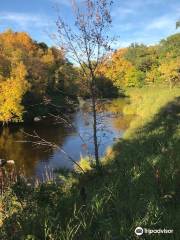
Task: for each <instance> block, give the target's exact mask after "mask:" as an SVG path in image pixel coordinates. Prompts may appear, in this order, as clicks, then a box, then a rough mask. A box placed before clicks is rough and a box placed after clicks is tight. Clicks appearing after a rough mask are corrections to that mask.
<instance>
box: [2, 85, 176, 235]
mask: <svg viewBox="0 0 180 240" xmlns="http://www.w3.org/2000/svg"><path fill="white" fill-rule="evenodd" d="M133 91H134V92H133ZM129 95H130V96H131V99H133V101H132V104H130V105H129V106H128V107H127V108H126V109H125V112H126V113H128V114H130V113H131V114H132V113H133V114H136V115H139V117H137V118H136V119H135V120H134V121H133V122H131V125H130V128H129V130H128V131H127V132H126V135H125V138H124V139H122V140H119V141H118V142H117V143H116V144H115V145H114V147H113V149H112V153H111V154H109V155H108V156H107V158H106V159H104V160H106V161H104V162H105V163H104V164H103V172H102V173H101V174H100V175H99V174H98V173H97V172H96V171H94V170H90V171H87V172H86V174H81V173H73V172H71V173H70V172H63V173H60V174H59V176H58V180H57V181H53V182H51V181H50V182H48V183H46V184H40V185H37V186H36V187H35V188H34V187H33V186H31V185H29V184H26V181H23V180H22V179H21V180H19V181H18V182H17V183H16V184H15V185H14V186H12V187H11V188H9V189H8V191H7V192H6V193H5V194H4V196H3V197H1V216H0V219H1V225H2V226H1V231H0V238H1V239H3V240H6V239H8V240H11V239H13V240H14V239H15V240H16V239H17V240H19V239H26V240H27V239H50V240H51V239H52V240H69V239H73V240H75V239H78V240H81V239H82V240H84V239H86V240H92V239H93V240H99V239H102V240H105V239H109V240H112V239H117V240H118V239H132V240H134V239H136V236H135V234H134V229H135V228H136V227H137V226H141V227H146V228H149V229H159V228H161V229H164V228H166V229H173V230H174V234H173V235H171V234H170V235H169V234H162V235H152V236H146V237H144V238H143V237H142V239H153V240H156V239H158V240H159V239H163V240H164V239H168V240H170V239H178V237H179V236H180V232H179V228H178V226H179V221H180V206H179V204H178V199H179V197H180V194H179V190H178V187H179V186H178V184H179V180H180V172H179V169H180V162H179V159H180V149H179V146H180V120H179V118H180V99H179V96H180V90H179V89H178V88H177V89H174V90H172V91H170V90H169V89H158V90H155V89H154V90H153V89H149V88H148V89H141V90H140V89H139V90H131V91H130V92H129ZM135 99H136V100H135ZM133 105H134V106H133ZM140 119H141V120H140ZM59 183H61V184H59Z"/></svg>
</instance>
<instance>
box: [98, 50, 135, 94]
mask: <svg viewBox="0 0 180 240" xmlns="http://www.w3.org/2000/svg"><path fill="white" fill-rule="evenodd" d="M126 51H127V49H120V50H118V51H116V52H115V53H114V54H113V55H112V56H111V58H110V59H108V60H107V61H106V62H105V63H104V65H103V66H101V69H100V71H99V72H100V73H101V74H103V75H104V76H105V77H107V78H109V79H111V80H112V82H113V85H114V86H116V87H117V88H119V89H121V88H122V87H123V86H125V75H126V73H127V71H128V69H130V68H132V64H131V63H130V62H129V61H127V60H126V59H124V54H125V53H126Z"/></svg>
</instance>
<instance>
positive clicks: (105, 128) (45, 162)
mask: <svg viewBox="0 0 180 240" xmlns="http://www.w3.org/2000/svg"><path fill="white" fill-rule="evenodd" d="M126 104H127V100H113V101H108V102H104V103H103V104H102V103H101V104H100V107H99V113H98V122H99V125H98V139H99V142H100V147H99V151H100V155H101V156H103V154H105V152H106V149H107V147H108V146H111V145H112V144H113V143H114V142H115V141H116V139H117V138H121V137H122V136H123V133H124V131H125V130H126V129H127V128H128V125H129V123H130V120H131V117H127V116H126V117H125V116H123V114H122V109H123V107H124V106H125V105H126ZM70 119H71V120H70V121H71V123H72V124H73V125H74V127H75V129H72V128H70V127H68V126H67V125H66V124H63V123H55V122H52V121H50V120H46V121H44V122H39V123H34V124H33V125H23V126H22V125H21V126H13V127H5V128H2V129H0V158H5V159H13V160H14V161H15V162H16V166H17V168H18V169H21V168H23V169H24V171H25V174H26V175H27V176H30V177H32V176H39V177H40V176H42V175H43V174H44V172H45V170H46V169H47V168H48V169H56V168H68V169H72V168H73V165H74V164H73V163H72V162H71V161H70V160H69V159H68V158H67V157H66V156H65V155H64V154H63V153H62V152H61V150H60V149H59V150H52V149H51V150H49V149H48V148H46V147H42V146H39V147H37V146H33V145H32V144H31V143H27V142H22V141H29V140H30V139H29V137H28V136H27V135H26V134H25V133H29V134H32V133H33V131H36V132H37V133H38V135H39V136H41V137H42V138H44V139H46V140H48V141H51V142H54V143H56V144H57V145H58V146H60V147H61V148H63V149H64V150H65V151H66V152H67V153H68V154H69V155H70V156H71V157H72V158H73V159H75V160H76V161H78V160H79V159H80V157H81V156H84V155H87V154H88V152H89V153H90V154H93V143H92V115H91V113H90V112H89V106H88V103H86V104H84V105H83V107H81V108H80V109H78V110H77V111H76V112H75V113H74V114H72V116H71V118H70ZM24 132H25V133H24ZM79 134H80V135H81V136H82V137H83V139H84V141H85V142H86V143H87V145H86V144H84V142H82V140H81V138H80V137H79ZM87 146H88V147H87Z"/></svg>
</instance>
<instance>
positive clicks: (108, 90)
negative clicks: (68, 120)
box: [0, 30, 180, 123]
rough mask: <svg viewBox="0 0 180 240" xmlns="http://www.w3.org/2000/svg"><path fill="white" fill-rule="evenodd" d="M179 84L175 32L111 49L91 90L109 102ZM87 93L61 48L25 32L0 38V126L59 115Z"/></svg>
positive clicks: (178, 47) (179, 39) (178, 38)
mask: <svg viewBox="0 0 180 240" xmlns="http://www.w3.org/2000/svg"><path fill="white" fill-rule="evenodd" d="M179 82H180V33H177V34H175V35H172V36H170V37H168V38H167V39H165V40H162V41H161V42H160V43H159V44H157V45H154V46H145V45H143V44H141V45H139V44H132V45H131V46H130V47H128V48H124V49H119V50H116V51H115V52H114V53H113V54H111V55H110V56H107V58H106V59H105V60H104V62H103V64H101V66H99V68H98V71H97V79H96V87H97V95H98V97H108V98H110V97H116V96H118V95H119V94H120V93H122V90H123V91H124V90H125V89H126V88H129V87H143V86H144V85H152V84H154V85H155V86H157V87H158V85H165V86H168V87H170V88H173V87H174V86H175V85H177V84H178V83H179ZM88 89H90V88H89V86H88V81H87V79H86V78H85V77H84V76H83V73H82V72H81V71H80V69H78V67H75V66H73V64H71V63H70V62H69V61H68V59H66V56H65V53H64V51H63V49H59V48H55V47H48V46H47V45H46V44H45V43H38V42H36V41H33V40H32V39H31V37H30V36H29V35H28V34H27V33H25V32H19V33H18V32H13V31H12V30H7V31H6V32H4V33H1V34H0V122H4V123H8V122H19V121H24V120H25V121H26V120H32V119H34V117H35V116H43V115H47V114H48V113H49V112H51V111H57V109H60V110H61V111H64V110H65V109H67V105H68V104H69V103H70V102H71V101H74V100H76V98H77V96H81V97H84V98H85V97H88V96H89V90H88ZM56 106H58V107H59V108H56ZM55 109H56V110H55Z"/></svg>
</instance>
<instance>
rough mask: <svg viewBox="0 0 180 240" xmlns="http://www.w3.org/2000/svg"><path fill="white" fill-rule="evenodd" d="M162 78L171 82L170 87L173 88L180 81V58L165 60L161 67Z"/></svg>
mask: <svg viewBox="0 0 180 240" xmlns="http://www.w3.org/2000/svg"><path fill="white" fill-rule="evenodd" d="M159 70H160V72H161V74H162V78H163V79H164V80H165V81H167V82H168V83H169V86H170V88H173V87H174V86H175V85H176V84H177V83H178V82H180V58H176V59H171V60H169V61H168V62H164V63H162V64H161V66H160V67H159Z"/></svg>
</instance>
